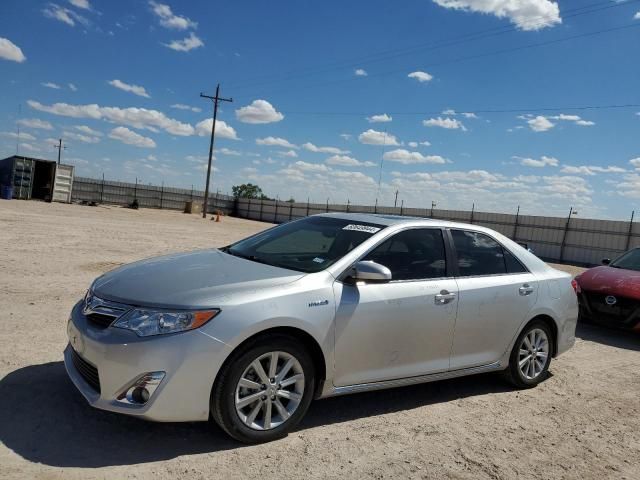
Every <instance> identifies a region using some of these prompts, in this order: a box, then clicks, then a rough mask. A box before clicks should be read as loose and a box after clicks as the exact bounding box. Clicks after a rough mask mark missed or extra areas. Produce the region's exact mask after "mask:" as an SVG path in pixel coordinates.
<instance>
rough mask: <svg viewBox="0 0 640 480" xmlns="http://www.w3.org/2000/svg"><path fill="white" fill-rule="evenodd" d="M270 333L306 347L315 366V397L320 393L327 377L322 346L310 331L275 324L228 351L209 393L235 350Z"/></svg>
mask: <svg viewBox="0 0 640 480" xmlns="http://www.w3.org/2000/svg"><path fill="white" fill-rule="evenodd" d="M272 335H284V336H288V337H292V338H295V339H297V340H299V341H301V342H302V343H303V345H304V346H305V347H306V348H307V349H308V351H309V353H310V354H311V359H312V361H313V365H314V366H315V368H316V371H315V377H316V378H315V385H314V387H315V391H314V397H315V398H317V397H318V396H319V395H320V394H321V393H322V389H323V385H324V382H325V380H326V378H327V361H326V359H325V356H324V352H323V351H322V348H321V347H320V344H319V343H318V341H317V340H316V339H315V338H314V337H313V336H312V335H311V334H310V333H308V332H306V331H305V330H302V329H301V328H298V327H291V326H277V327H270V328H267V329H265V330H261V331H259V332H256V333H254V334H253V335H251V336H249V337H247V338H246V339H244V340H243V341H242V342H241V343H240V344H238V345H237V346H236V347H235V348H234V349H233V350H232V351H231V353H229V355H228V356H227V358H226V359H225V361H224V362H223V363H222V365H221V366H220V368H219V369H218V372H217V373H216V377H215V379H214V381H213V384H212V386H211V395H213V392H214V390H215V389H216V387H217V384H218V380H219V378H220V372H222V371H223V370H224V368H225V367H226V366H227V365H228V364H229V362H232V361H233V360H234V358H235V356H236V353H237V352H239V351H241V350H242V349H244V348H247V346H249V345H251V344H252V343H256V342H259V341H260V339H261V337H267V336H272Z"/></svg>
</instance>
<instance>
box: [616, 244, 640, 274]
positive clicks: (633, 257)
mask: <svg viewBox="0 0 640 480" xmlns="http://www.w3.org/2000/svg"><path fill="white" fill-rule="evenodd" d="M609 266H611V267H614V268H624V269H625V270H637V271H640V248H636V249H634V250H631V251H629V252H627V253H625V254H624V255H622V256H621V257H618V258H617V259H615V260H614V261H613V262H611V264H610V265H609Z"/></svg>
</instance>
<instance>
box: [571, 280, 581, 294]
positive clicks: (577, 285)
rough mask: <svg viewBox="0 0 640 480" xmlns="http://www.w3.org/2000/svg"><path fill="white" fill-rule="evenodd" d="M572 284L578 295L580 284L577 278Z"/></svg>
mask: <svg viewBox="0 0 640 480" xmlns="http://www.w3.org/2000/svg"><path fill="white" fill-rule="evenodd" d="M571 286H572V287H573V291H574V292H576V295H577V294H578V293H580V285H579V284H578V281H577V280H576V279H575V278H574V279H573V280H571Z"/></svg>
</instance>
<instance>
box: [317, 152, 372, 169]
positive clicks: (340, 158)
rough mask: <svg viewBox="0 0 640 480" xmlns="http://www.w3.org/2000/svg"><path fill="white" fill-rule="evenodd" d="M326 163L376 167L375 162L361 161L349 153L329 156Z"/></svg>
mask: <svg viewBox="0 0 640 480" xmlns="http://www.w3.org/2000/svg"><path fill="white" fill-rule="evenodd" d="M326 163H327V164H328V165H340V166H342V167H375V166H376V164H375V163H374V162H369V161H366V162H361V161H360V160H357V159H355V158H353V157H349V156H347V155H333V156H331V157H329V158H327V160H326Z"/></svg>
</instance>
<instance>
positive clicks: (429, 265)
mask: <svg viewBox="0 0 640 480" xmlns="http://www.w3.org/2000/svg"><path fill="white" fill-rule="evenodd" d="M363 260H371V261H374V262H376V263H379V264H381V265H384V266H385V267H387V268H388V269H389V270H391V278H392V280H419V279H428V278H440V277H445V276H446V271H447V269H446V255H445V249H444V241H443V239H442V231H441V230H438V229H433V228H423V229H421V228H416V229H411V230H405V231H403V232H400V233H397V234H396V235H394V236H392V237H391V238H389V239H387V240H385V241H384V242H382V243H381V244H380V245H378V246H377V247H376V248H375V249H373V250H372V251H371V252H369V254H368V255H367V256H366V257H365V258H364V259H363Z"/></svg>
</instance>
